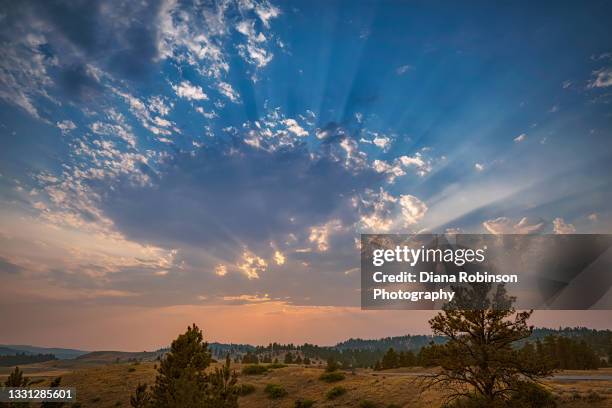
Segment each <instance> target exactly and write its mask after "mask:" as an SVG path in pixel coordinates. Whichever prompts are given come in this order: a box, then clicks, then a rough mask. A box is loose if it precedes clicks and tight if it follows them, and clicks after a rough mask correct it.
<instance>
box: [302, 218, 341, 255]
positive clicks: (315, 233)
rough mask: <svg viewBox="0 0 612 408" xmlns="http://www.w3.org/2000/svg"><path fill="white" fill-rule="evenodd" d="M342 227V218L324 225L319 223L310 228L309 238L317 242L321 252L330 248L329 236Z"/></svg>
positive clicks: (312, 241)
mask: <svg viewBox="0 0 612 408" xmlns="http://www.w3.org/2000/svg"><path fill="white" fill-rule="evenodd" d="M341 229H342V223H341V222H340V220H331V221H329V222H327V223H325V224H323V225H317V226H314V227H311V228H310V235H309V236H308V240H309V241H310V242H311V243H313V244H315V245H316V247H317V249H318V250H319V251H321V252H325V251H327V250H329V236H330V235H331V234H332V233H334V232H337V231H340V230H341Z"/></svg>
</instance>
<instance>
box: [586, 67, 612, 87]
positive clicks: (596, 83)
mask: <svg viewBox="0 0 612 408" xmlns="http://www.w3.org/2000/svg"><path fill="white" fill-rule="evenodd" d="M593 76H594V78H593V79H591V80H590V81H589V84H588V85H587V87H588V88H591V89H593V88H607V87H609V86H612V68H601V69H599V70H597V71H593Z"/></svg>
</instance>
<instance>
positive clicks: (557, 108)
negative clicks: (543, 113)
mask: <svg viewBox="0 0 612 408" xmlns="http://www.w3.org/2000/svg"><path fill="white" fill-rule="evenodd" d="M558 111H559V105H553V106H552V107H551V108H550V109H549V110H548V113H555V112H558Z"/></svg>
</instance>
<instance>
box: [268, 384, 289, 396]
mask: <svg viewBox="0 0 612 408" xmlns="http://www.w3.org/2000/svg"><path fill="white" fill-rule="evenodd" d="M264 392H265V393H266V394H268V397H270V398H272V399H277V398H283V397H286V396H287V394H288V392H287V390H285V388H283V386H282V385H279V384H268V385H266V388H264Z"/></svg>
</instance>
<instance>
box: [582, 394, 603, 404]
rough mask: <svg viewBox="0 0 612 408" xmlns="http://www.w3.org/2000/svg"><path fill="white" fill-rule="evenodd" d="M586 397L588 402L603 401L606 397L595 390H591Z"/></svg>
mask: <svg viewBox="0 0 612 408" xmlns="http://www.w3.org/2000/svg"><path fill="white" fill-rule="evenodd" d="M584 398H585V399H586V400H587V402H601V401H603V400H604V399H605V398H604V397H602V396H601V395H599V394H598V393H596V392H595V391H591V392H589V393H588V394H587V395H586V397H584Z"/></svg>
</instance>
